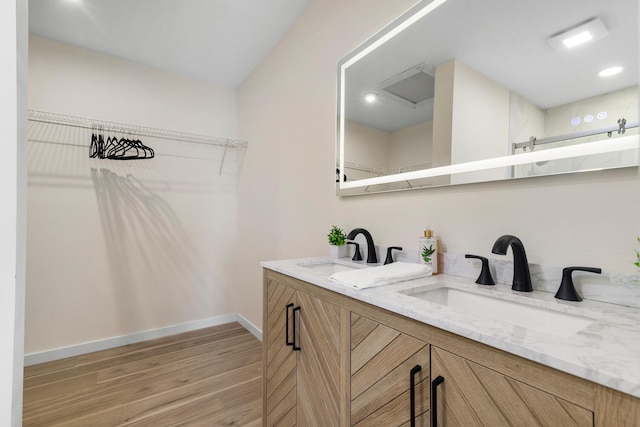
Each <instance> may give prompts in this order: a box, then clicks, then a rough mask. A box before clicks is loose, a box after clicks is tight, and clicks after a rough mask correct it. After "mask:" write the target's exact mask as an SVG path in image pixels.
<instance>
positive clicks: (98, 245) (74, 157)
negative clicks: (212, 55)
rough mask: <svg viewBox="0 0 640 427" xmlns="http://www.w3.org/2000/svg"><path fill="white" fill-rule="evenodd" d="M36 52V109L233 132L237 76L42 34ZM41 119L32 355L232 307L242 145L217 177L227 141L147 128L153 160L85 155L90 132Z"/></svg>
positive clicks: (28, 344)
mask: <svg viewBox="0 0 640 427" xmlns="http://www.w3.org/2000/svg"><path fill="white" fill-rule="evenodd" d="M29 54H30V66H29V79H30V84H29V108H31V109H36V110H41V111H48V112H55V113H63V114H70V115H77V116H82V117H91V118H98V119H103V120H109V121H116V122H123V123H128V124H134V125H142V126H149V127H158V128H161V129H169V130H177V131H183V132H189V133H196V134H204V135H212V136H217V137H226V138H234V137H235V133H236V129H235V125H236V111H235V91H234V89H232V88H227V87H220V86H214V85H212V84H209V83H205V82H202V81H198V80H193V79H188V78H184V77H180V76H176V75H174V74H171V73H168V72H163V71H160V70H157V69H153V68H150V67H146V66H143V65H140V64H136V63H132V62H128V61H124V60H121V59H118V58H115V57H110V56H107V55H103V54H99V53H96V52H92V51H88V50H85V49H80V48H77V47H72V46H69V45H64V44H61V43H56V42H52V41H49V40H45V39H42V38H37V37H33V38H31V40H30V52H29ZM33 126H34V127H33V128H31V127H30V141H29V191H28V203H29V215H28V225H29V230H28V242H27V243H28V244H27V251H28V252H27V272H28V274H27V289H28V293H27V301H26V334H25V352H26V353H27V354H31V353H39V352H44V351H50V350H54V349H59V348H63V347H68V346H74V345H79V344H84V343H88V342H92V341H97V340H102V339H107V338H111V337H118V336H124V335H130V334H135V333H139V332H143V331H149V330H154V329H159V328H163V327H169V326H172V325H177V324H182V323H188V322H195V321H200V320H204V319H208V318H212V317H216V316H221V315H226V314H229V313H234V312H235V310H234V307H233V306H232V304H231V301H233V299H232V298H231V297H230V296H229V294H230V293H232V292H233V291H232V290H231V289H230V285H229V284H230V283H231V282H232V274H233V271H232V258H233V256H234V251H235V245H236V231H235V230H236V193H235V186H236V171H235V169H236V164H235V158H234V156H233V153H228V155H227V157H226V160H225V163H224V168H223V173H222V175H219V168H220V160H221V156H222V151H223V150H222V149H220V148H214V149H212V148H209V147H206V146H202V145H198V144H189V143H184V142H182V143H181V142H175V141H174V142H171V141H167V140H158V139H156V140H154V139H151V138H145V137H142V138H141V139H142V140H143V142H144V143H146V144H148V145H149V146H151V147H152V148H154V150H155V151H156V157H155V158H154V159H151V160H136V161H129V162H126V161H124V162H122V161H112V160H106V159H89V150H88V147H89V141H90V133H87V134H86V135H84V136H80V137H77V136H74V134H73V133H68V134H67V133H64V134H60V133H56V132H54V131H53V129H52V128H51V127H50V126H49V127H48V126H47V125H41V124H38V125H33ZM40 141H45V142H40ZM52 141H53V142H58V144H52V143H51V142H52ZM78 144H79V145H80V147H78V146H77V145H78ZM83 144H84V146H82V145H83Z"/></svg>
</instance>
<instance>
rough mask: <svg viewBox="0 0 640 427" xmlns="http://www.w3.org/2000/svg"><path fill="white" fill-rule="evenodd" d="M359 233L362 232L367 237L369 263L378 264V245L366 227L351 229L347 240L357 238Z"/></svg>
mask: <svg viewBox="0 0 640 427" xmlns="http://www.w3.org/2000/svg"><path fill="white" fill-rule="evenodd" d="M358 234H362V235H363V236H364V238H365V239H367V263H369V264H377V263H378V257H377V256H376V246H375V245H374V244H373V237H371V233H369V232H368V231H367V230H365V229H364V228H355V229H353V230H351V232H350V233H349V235H348V236H347V240H353V239H355V237H356V236H357V235H358Z"/></svg>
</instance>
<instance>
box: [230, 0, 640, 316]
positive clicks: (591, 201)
mask: <svg viewBox="0 0 640 427" xmlns="http://www.w3.org/2000/svg"><path fill="white" fill-rule="evenodd" d="M411 4H413V1H409V0H407V1H394V2H388V1H385V0H346V1H345V0H316V1H314V2H313V3H312V4H311V5H310V6H309V8H308V9H307V10H306V11H305V13H304V15H303V16H302V17H301V18H300V20H299V21H298V22H297V23H296V25H295V26H294V27H293V28H292V29H291V30H290V31H289V32H288V33H287V34H286V35H285V36H284V38H283V39H282V40H281V42H280V43H279V45H278V46H277V47H276V48H275V49H274V50H273V51H272V52H271V54H270V55H269V56H268V57H267V58H266V59H265V61H264V62H263V63H262V64H261V65H260V66H259V67H258V68H257V69H256V70H255V71H254V72H253V73H252V74H251V76H250V77H249V78H248V79H247V80H246V81H245V82H244V83H243V84H242V85H241V86H240V87H239V89H238V135H239V137H241V138H243V139H248V140H250V141H251V147H250V149H249V150H248V151H247V157H246V161H245V163H244V167H243V171H242V173H241V176H240V182H239V186H238V239H239V242H241V246H242V247H243V248H246V250H244V251H243V256H242V259H241V260H240V264H239V267H242V268H238V276H237V281H236V285H237V287H238V294H235V296H236V304H237V307H238V308H237V309H238V311H240V312H241V313H242V314H244V315H245V316H247V317H248V318H249V319H250V320H252V321H253V322H255V323H256V324H259V323H260V321H261V317H260V313H261V299H262V291H261V284H262V275H261V269H260V266H259V262H260V261H261V260H269V259H281V258H291V257H303V256H315V255H323V254H326V253H327V247H326V245H327V243H326V237H325V236H326V234H327V232H328V230H329V228H330V226H331V224H336V225H338V226H340V227H342V228H344V229H346V230H351V229H352V228H355V227H364V228H366V229H368V230H369V231H370V232H371V233H372V234H373V237H374V238H375V241H376V243H377V244H380V245H391V244H393V245H396V244H398V245H401V246H407V247H410V248H414V247H415V246H416V244H417V243H416V242H417V239H418V237H419V236H420V235H421V232H422V230H423V229H424V227H425V225H426V224H429V225H430V226H431V227H432V228H433V229H434V230H435V232H436V234H437V235H439V236H440V238H441V241H442V243H443V247H444V250H445V251H447V252H452V253H458V254H463V253H475V254H479V255H484V256H489V257H492V258H493V257H497V255H492V254H491V253H490V252H491V247H492V245H493V242H494V241H495V239H496V238H497V237H499V236H500V235H502V234H506V233H509V234H515V235H516V236H519V237H520V238H521V239H522V241H523V242H524V244H525V247H526V249H527V255H528V257H529V260H530V261H531V262H534V263H545V264H552V265H557V266H567V265H571V264H581V265H593V266H598V267H602V268H604V269H606V270H613V271H622V272H627V273H632V272H634V271H635V268H634V266H633V265H632V263H631V261H632V260H633V256H634V252H633V249H634V248H637V242H636V241H635V238H636V236H637V235H638V234H640V224H639V223H638V218H640V191H639V190H640V178H639V177H638V172H637V170H636V169H631V170H629V169H627V170H619V171H603V172H593V173H584V174H578V175H567V176H560V177H540V178H533V179H527V180H516V181H508V182H496V183H485V184H469V185H463V186H454V187H447V188H437V189H426V190H417V191H410V192H398V193H389V194H378V195H368V196H362V197H350V198H339V197H336V196H335V182H334V181H335V179H334V177H335V174H334V172H335V170H334V166H333V165H334V161H335V159H334V147H335V129H336V124H335V117H336V89H335V88H336V63H337V61H338V60H339V59H340V58H341V57H343V56H344V55H345V54H347V53H348V52H349V51H350V50H351V49H353V48H355V47H356V46H357V45H358V44H359V43H361V42H363V41H364V40H365V39H366V38H367V37H368V36H370V35H371V34H373V33H374V32H376V31H377V30H379V29H380V28H382V27H383V26H384V25H385V24H386V23H388V22H390V21H391V20H392V19H394V18H396V17H397V16H398V15H399V14H401V13H402V12H403V11H404V10H405V9H406V8H408V7H409V6H410V5H411ZM363 11H366V12H363ZM435 138H436V135H435V134H434V139H435Z"/></svg>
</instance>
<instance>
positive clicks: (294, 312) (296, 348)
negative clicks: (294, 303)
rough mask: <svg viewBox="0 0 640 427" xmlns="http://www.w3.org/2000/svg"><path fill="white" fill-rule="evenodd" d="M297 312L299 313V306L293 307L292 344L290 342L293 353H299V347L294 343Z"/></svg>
mask: <svg viewBox="0 0 640 427" xmlns="http://www.w3.org/2000/svg"><path fill="white" fill-rule="evenodd" d="M298 311H300V306H298V307H295V308H294V309H293V342H292V345H293V349H294V350H295V351H300V346H299V345H298V344H296V341H297V340H296V323H297V322H296V312H298Z"/></svg>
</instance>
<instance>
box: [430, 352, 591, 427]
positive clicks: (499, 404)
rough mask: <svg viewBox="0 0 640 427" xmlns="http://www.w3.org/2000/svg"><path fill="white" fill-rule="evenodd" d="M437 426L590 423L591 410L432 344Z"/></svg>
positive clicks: (582, 424) (566, 424)
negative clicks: (438, 380)
mask: <svg viewBox="0 0 640 427" xmlns="http://www.w3.org/2000/svg"><path fill="white" fill-rule="evenodd" d="M431 364H432V365H431V375H432V376H433V377H434V378H438V377H439V378H442V379H443V381H442V382H441V383H440V385H438V386H437V387H435V388H434V394H433V396H432V399H434V402H435V405H436V408H437V420H438V423H437V425H438V426H447V427H457V426H460V427H467V426H514V427H516V426H517V427H521V426H522V427H525V426H567V427H570V426H581V427H586V426H593V412H591V411H589V410H587V409H584V408H582V407H580V406H578V405H575V404H573V403H570V402H568V401H566V400H564V399H561V398H558V397H556V396H554V395H552V394H549V393H546V392H544V391H542V390H540V389H537V388H535V387H532V386H530V385H528V384H525V383H523V382H521V381H518V380H515V379H513V378H510V377H508V376H506V375H504V374H502V373H500V372H497V371H494V370H492V369H489V368H487V367H484V366H482V365H479V364H477V363H474V362H472V361H469V360H467V359H464V358H462V357H460V356H457V355H455V354H453V353H450V352H448V351H445V350H443V349H440V348H437V347H432V352H431Z"/></svg>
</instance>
